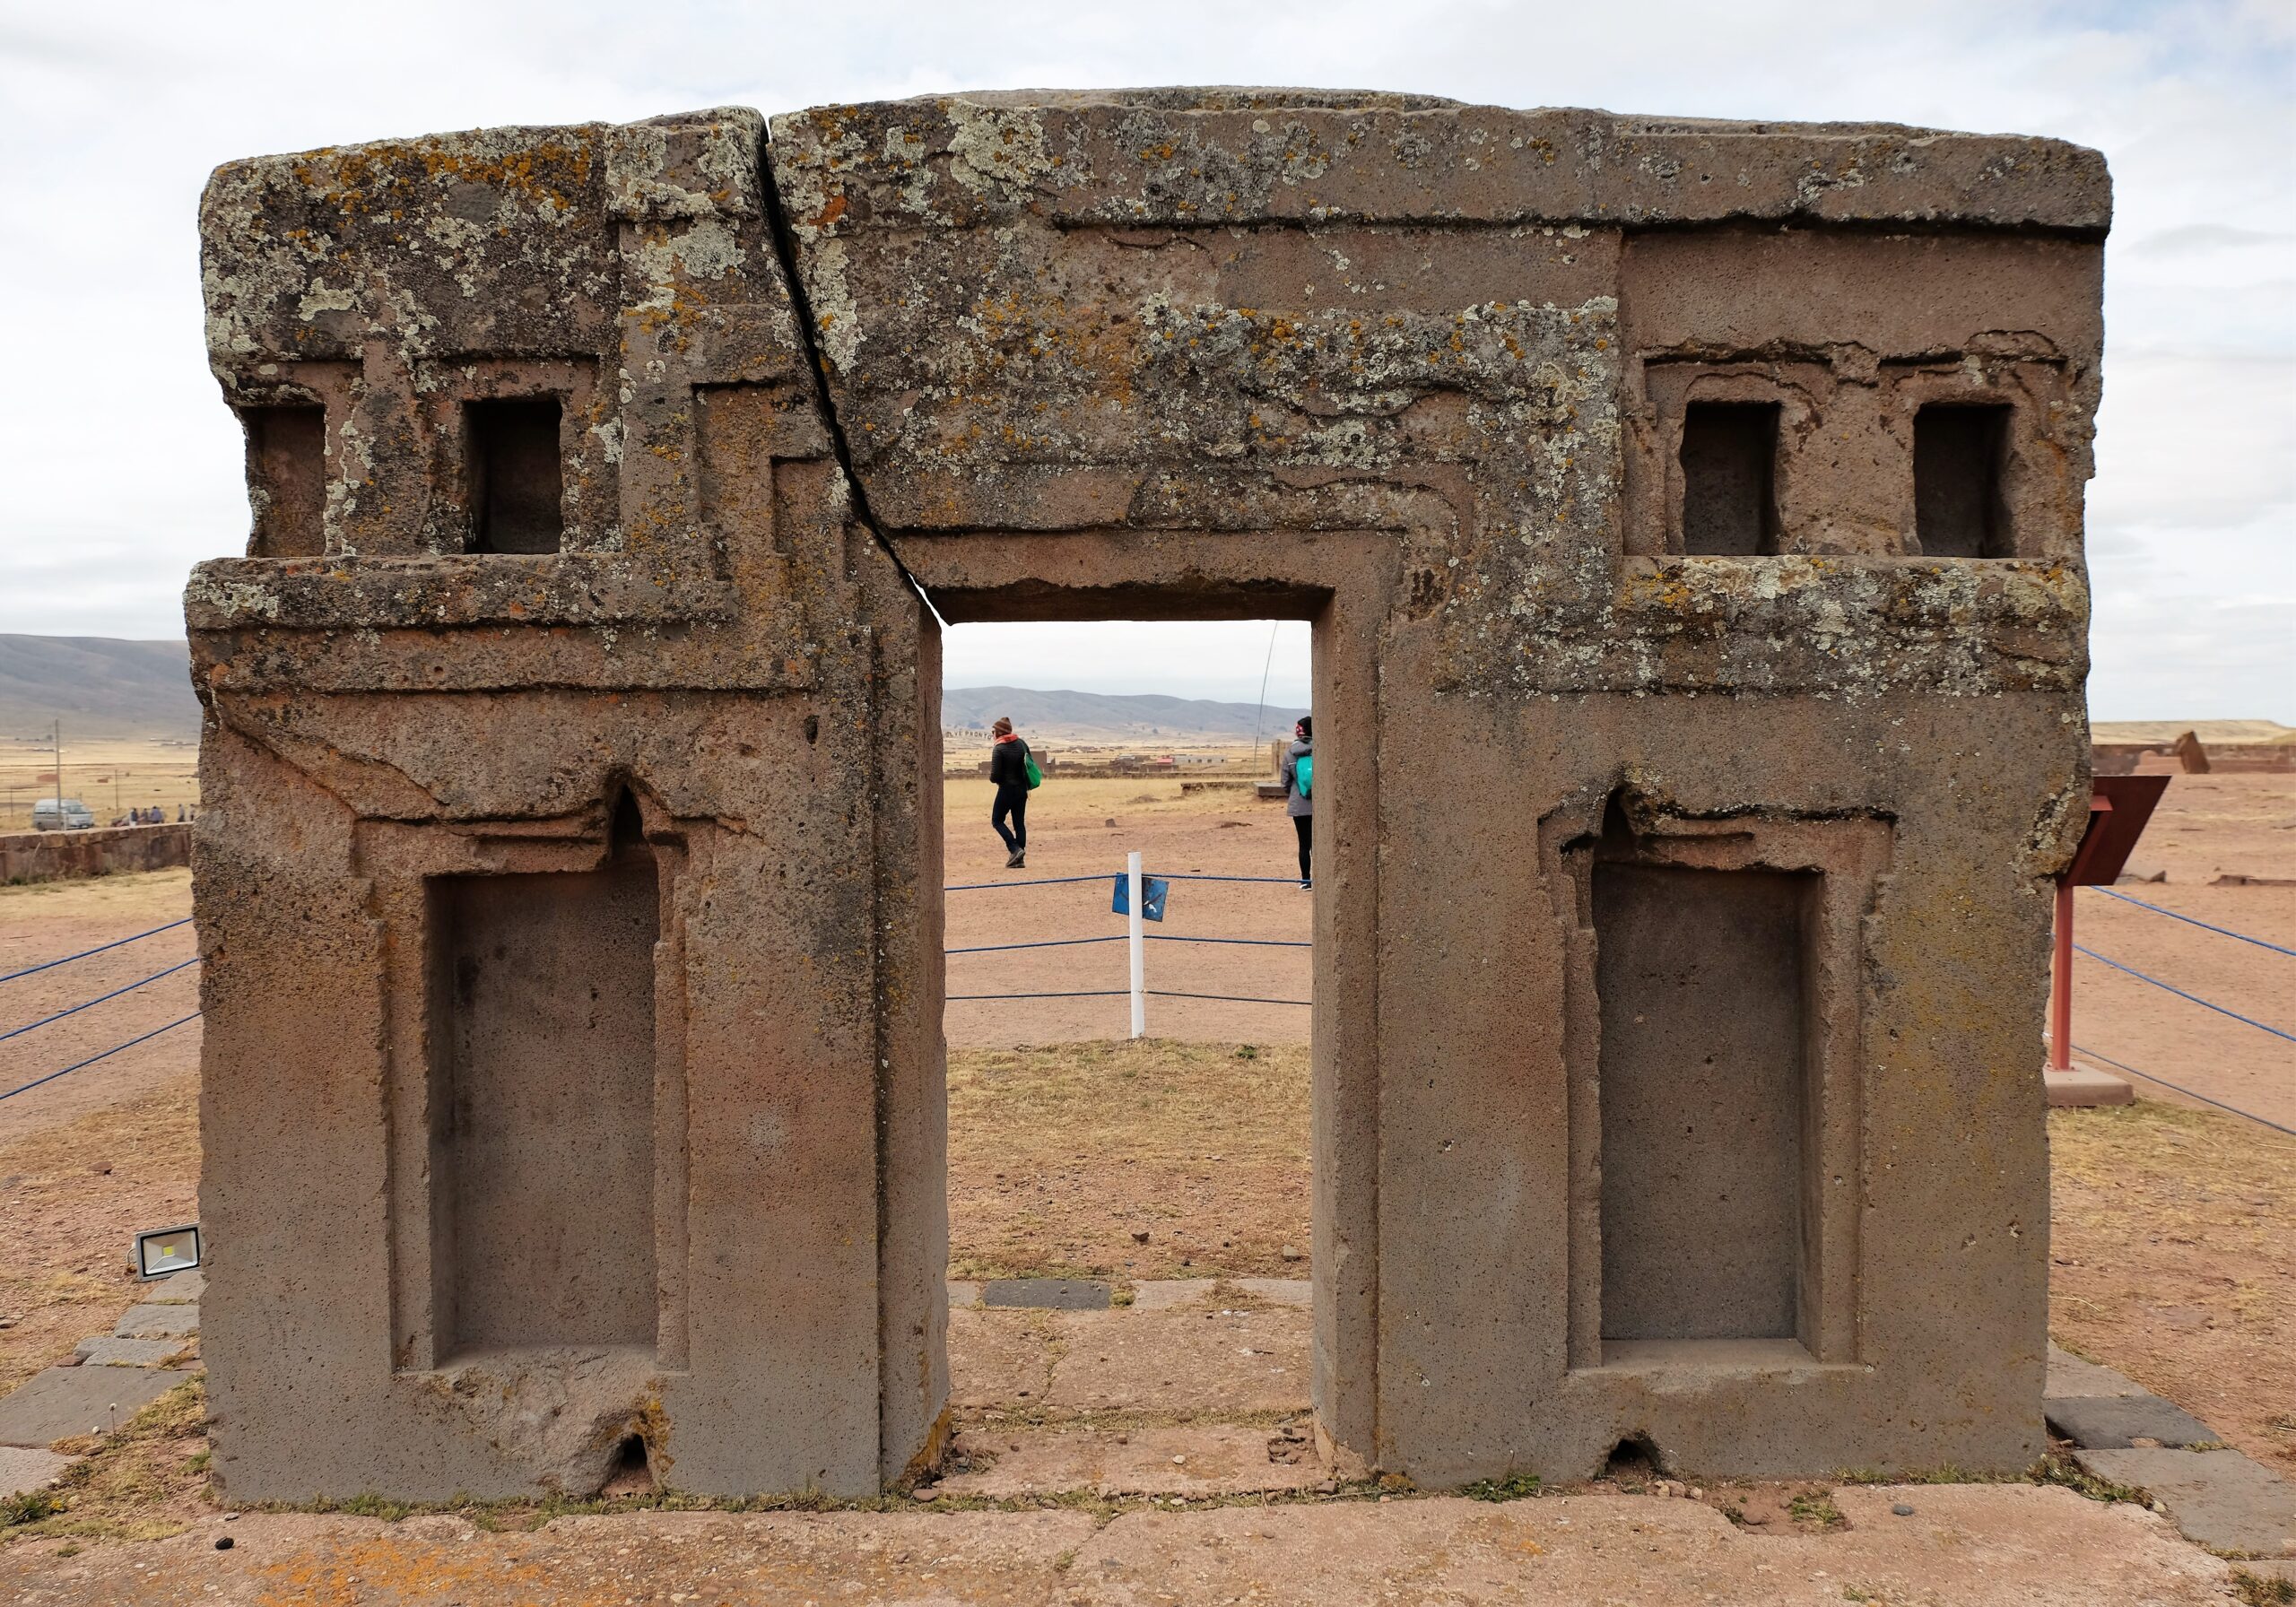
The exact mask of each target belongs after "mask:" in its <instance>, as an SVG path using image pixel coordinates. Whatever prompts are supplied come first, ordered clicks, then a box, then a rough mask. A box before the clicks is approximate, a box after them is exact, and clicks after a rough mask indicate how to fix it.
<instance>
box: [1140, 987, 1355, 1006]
mask: <svg viewBox="0 0 2296 1607" xmlns="http://www.w3.org/2000/svg"><path fill="white" fill-rule="evenodd" d="M1142 991H1144V993H1146V994H1147V995H1148V996H1149V997H1150V998H1152V999H1217V1000H1219V1001H1220V1002H1221V1003H1223V1004H1307V1005H1312V1004H1314V1003H1315V1001H1314V1000H1313V999H1253V998H1247V997H1246V996H1244V995H1241V994H1179V993H1172V992H1170V991H1169V990H1167V989H1165V988H1161V987H1151V988H1145V989H1144V990H1142Z"/></svg>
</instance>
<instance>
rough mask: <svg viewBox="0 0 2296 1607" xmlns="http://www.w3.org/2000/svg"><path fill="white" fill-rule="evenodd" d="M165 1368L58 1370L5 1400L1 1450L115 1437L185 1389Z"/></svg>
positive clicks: (0, 1403) (0, 1410) (0, 1412)
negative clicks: (92, 1435) (98, 1433)
mask: <svg viewBox="0 0 2296 1607" xmlns="http://www.w3.org/2000/svg"><path fill="white" fill-rule="evenodd" d="M187 1377H189V1375H188V1374H185V1373H177V1372H170V1371H168V1370H167V1369H166V1368H133V1367H52V1368H48V1369H47V1370H46V1371H45V1372H39V1373H34V1374H33V1375H32V1376H31V1377H29V1378H27V1379H25V1380H24V1381H23V1382H22V1384H19V1385H16V1387H15V1388H14V1389H13V1390H11V1391H10V1392H9V1393H8V1394H7V1395H6V1396H5V1397H4V1398H0V1446H46V1445H48V1444H51V1443H53V1442H54V1441H56V1440H59V1439H66V1438H71V1437H72V1436H74V1435H77V1434H85V1433H87V1432H88V1431H89V1430H90V1429H101V1430H104V1431H107V1432H109V1430H111V1429H117V1428H118V1427H119V1426H120V1425H121V1424H122V1423H125V1422H126V1421H127V1420H128V1419H129V1418H132V1417H134V1416H135V1414H136V1413H137V1412H141V1411H142V1410H143V1408H144V1407H146V1406H148V1405H150V1404H151V1403H152V1402H153V1401H156V1400H158V1399H159V1398H160V1397H161V1395H163V1394H167V1393H168V1391H170V1390H171V1389H173V1388H174V1387H175V1386H176V1385H178V1384H181V1383H182V1382H183V1381H184V1380H185V1379H186V1378H187Z"/></svg>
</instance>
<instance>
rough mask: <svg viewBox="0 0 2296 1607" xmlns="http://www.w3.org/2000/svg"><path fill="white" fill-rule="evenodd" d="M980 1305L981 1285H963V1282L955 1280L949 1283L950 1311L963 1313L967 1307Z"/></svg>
mask: <svg viewBox="0 0 2296 1607" xmlns="http://www.w3.org/2000/svg"><path fill="white" fill-rule="evenodd" d="M979 1304H980V1285H979V1284H978V1283H961V1282H958V1281H956V1280H955V1279H951V1280H950V1281H949V1309H950V1310H952V1311H962V1310H964V1309H965V1308H966V1307H969V1306H978V1305H979Z"/></svg>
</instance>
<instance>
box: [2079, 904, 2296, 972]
mask: <svg viewBox="0 0 2296 1607" xmlns="http://www.w3.org/2000/svg"><path fill="white" fill-rule="evenodd" d="M2090 891H2091V892H2098V893H2102V894H2104V895H2105V897H2107V898H2108V899H2119V900H2120V901H2121V902H2122V903H2124V904H2134V905H2135V906H2136V907H2137V908H2139V909H2149V910H2151V911H2152V913H2153V914H2154V915H2165V916H2168V917H2169V918H2170V920H2175V921H2182V922H2183V923H2184V924H2185V925H2187V926H2197V927H2199V928H2200V929H2201V930H2202V931H2203V932H2214V933H2218V934H2222V935H2223V936H2225V937H2237V938H2239V940H2240V941H2241V942H2244V943H2254V944H2256V946H2257V948H2259V949H2270V950H2271V951H2273V952H2274V953H2275V954H2285V955H2288V956H2289V957H2291V958H2292V959H2296V949H2288V948H2283V947H2282V946H2281V945H2280V944H2278V943H2268V942H2265V940H2264V939H2262V938H2260V937H2250V936H2249V935H2248V934H2247V933H2245V932H2235V931H2233V930H2232V929H2231V927H2230V926H2212V925H2209V924H2208V923H2207V922H2206V921H2196V920H2195V919H2193V918H2192V916H2188V915H2180V914H2179V913H2178V912H2177V911H2175V910H2173V909H2164V908H2161V906H2160V905H2158V904H2147V903H2146V902H2145V901H2144V899H2132V898H2130V897H2129V896H2128V895H2127V894H2126V893H2117V892H2115V891H2113V890H2112V889H2111V888H2109V887H2092V888H2091V889H2090Z"/></svg>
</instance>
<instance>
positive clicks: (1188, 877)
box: [1117, 871, 1300, 887]
mask: <svg viewBox="0 0 2296 1607" xmlns="http://www.w3.org/2000/svg"><path fill="white" fill-rule="evenodd" d="M1117 874H1118V875H1119V876H1121V875H1123V874H1124V873H1123V872H1122V871H1118V873H1117ZM1148 874H1149V873H1147V872H1145V871H1143V872H1142V873H1140V879H1141V880H1142V881H1143V882H1145V881H1146V880H1148ZM1155 876H1156V880H1157V881H1159V882H1275V883H1278V884H1279V885H1281V886H1283V887H1297V886H1299V885H1300V878H1298V877H1297V876H1207V875H1205V873H1203V872H1201V871H1158V872H1156V873H1155Z"/></svg>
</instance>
